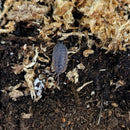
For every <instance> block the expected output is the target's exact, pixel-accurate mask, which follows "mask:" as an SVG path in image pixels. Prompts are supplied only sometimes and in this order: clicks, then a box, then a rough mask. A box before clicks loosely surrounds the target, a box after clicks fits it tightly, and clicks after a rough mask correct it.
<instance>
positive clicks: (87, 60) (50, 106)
mask: <svg viewBox="0 0 130 130" xmlns="http://www.w3.org/2000/svg"><path fill="white" fill-rule="evenodd" d="M16 33H17V32H16ZM76 40H77V38H76V37H74V36H71V37H69V38H68V39H67V40H66V42H65V45H66V46H67V48H68V49H69V48H70V47H72V46H74V45H75V43H76ZM2 41H5V43H3V42H2ZM39 42H43V41H35V42H34V41H31V40H29V39H27V38H26V37H8V36H6V35H1V44H0V90H1V91H0V130H31V129H34V130H57V129H65V130H83V129H84V130H85V129H86V130H89V129H90V130H100V129H102V130H109V129H113V130H128V129H129V128H130V123H129V121H130V111H129V110H130V109H129V107H130V94H129V92H130V91H129V66H130V59H129V55H130V53H129V52H130V50H127V51H117V52H116V53H113V52H109V53H107V54H105V52H106V50H103V49H100V48H97V47H95V46H93V47H92V49H93V50H94V54H92V55H89V56H88V57H84V56H83V51H84V50H86V49H87V47H86V45H85V44H84V43H85V42H86V41H84V40H82V44H81V49H80V50H79V51H78V52H77V53H76V54H73V55H71V56H69V62H68V67H67V70H66V72H65V73H63V74H61V75H60V90H58V89H54V90H52V89H46V90H44V91H43V93H42V98H41V99H40V100H39V101H38V102H34V101H33V100H32V99H31V96H30V95H28V96H22V97H19V98H17V100H16V101H14V100H12V99H11V98H10V97H9V94H8V92H6V93H3V91H2V90H4V89H5V88H7V87H9V86H15V85H17V84H18V83H22V82H23V81H24V72H22V73H20V74H18V75H15V74H14V73H13V71H12V68H11V67H12V66H13V65H14V64H16V63H20V61H19V59H18V52H19V50H20V48H21V47H22V46H23V45H24V44H25V43H26V44H27V45H31V44H34V45H35V46H37V45H39ZM43 44H44V42H43ZM12 52H13V53H12ZM49 55H50V56H51V54H49ZM79 63H82V64H83V65H84V66H85V69H84V70H78V74H79V82H78V83H76V84H74V83H72V82H71V81H69V80H68V78H67V77H66V73H67V72H69V71H70V70H73V69H74V68H75V67H76V66H77V65H78V64H79ZM48 66H50V63H49V64H48ZM89 81H93V83H91V84H89V85H86V86H85V87H84V88H83V89H81V90H80V91H79V92H77V91H76V89H77V88H78V87H80V86H82V85H83V84H84V83H86V82H89ZM65 82H66V84H65ZM24 114H25V115H26V114H31V116H29V117H24V116H23V115H24Z"/></svg>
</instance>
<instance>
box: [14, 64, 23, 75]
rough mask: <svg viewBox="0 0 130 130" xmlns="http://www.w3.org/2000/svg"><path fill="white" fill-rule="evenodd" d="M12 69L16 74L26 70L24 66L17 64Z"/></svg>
mask: <svg viewBox="0 0 130 130" xmlns="http://www.w3.org/2000/svg"><path fill="white" fill-rule="evenodd" d="M12 69H13V72H14V73H15V74H20V73H21V72H22V71H23V69H24V65H18V64H15V65H14V66H12Z"/></svg>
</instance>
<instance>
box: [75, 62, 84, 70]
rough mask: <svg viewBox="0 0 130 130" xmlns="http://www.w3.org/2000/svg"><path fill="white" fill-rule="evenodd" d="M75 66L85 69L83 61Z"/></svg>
mask: <svg viewBox="0 0 130 130" xmlns="http://www.w3.org/2000/svg"><path fill="white" fill-rule="evenodd" d="M77 68H78V69H79V70H84V69H85V66H84V65H83V63H80V64H78V65H77Z"/></svg>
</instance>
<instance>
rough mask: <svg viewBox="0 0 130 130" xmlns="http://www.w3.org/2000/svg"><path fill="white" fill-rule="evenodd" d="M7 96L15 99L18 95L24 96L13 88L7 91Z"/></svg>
mask: <svg viewBox="0 0 130 130" xmlns="http://www.w3.org/2000/svg"><path fill="white" fill-rule="evenodd" d="M9 96H10V97H11V98H12V99H13V100H14V101H17V98H18V97H22V96H24V94H23V92H21V91H19V90H13V91H12V92H10V93H9Z"/></svg>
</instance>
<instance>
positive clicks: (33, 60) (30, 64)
mask: <svg viewBox="0 0 130 130" xmlns="http://www.w3.org/2000/svg"><path fill="white" fill-rule="evenodd" d="M38 53H39V52H38V47H36V48H35V55H34V57H33V59H32V61H31V63H29V64H24V63H26V62H23V65H24V67H25V68H30V67H33V66H34V65H35V64H36V61H37V58H38ZM30 56H31V55H30V53H29V55H28V60H29V57H30ZM27 63H28V61H27Z"/></svg>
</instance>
